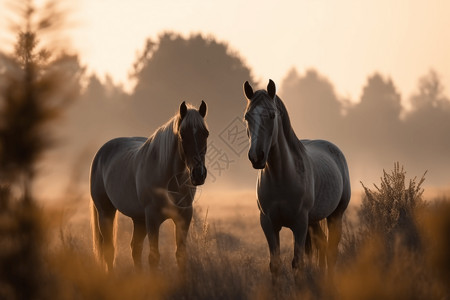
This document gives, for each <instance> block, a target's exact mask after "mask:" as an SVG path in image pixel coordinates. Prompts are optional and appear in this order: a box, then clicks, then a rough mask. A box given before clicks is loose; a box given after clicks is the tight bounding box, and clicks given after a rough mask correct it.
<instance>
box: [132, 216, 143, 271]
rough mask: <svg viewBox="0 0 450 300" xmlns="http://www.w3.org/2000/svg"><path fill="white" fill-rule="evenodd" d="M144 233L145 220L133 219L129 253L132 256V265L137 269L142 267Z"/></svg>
mask: <svg viewBox="0 0 450 300" xmlns="http://www.w3.org/2000/svg"><path fill="white" fill-rule="evenodd" d="M146 234H147V230H146V228H145V220H139V219H133V238H132V239H131V255H132V256H133V262H134V267H135V269H136V270H138V271H140V270H141V269H142V248H143V244H144V239H145V236H146Z"/></svg>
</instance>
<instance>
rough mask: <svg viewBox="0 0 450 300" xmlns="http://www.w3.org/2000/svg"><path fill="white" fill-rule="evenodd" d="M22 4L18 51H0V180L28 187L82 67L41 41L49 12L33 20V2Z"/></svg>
mask: <svg viewBox="0 0 450 300" xmlns="http://www.w3.org/2000/svg"><path fill="white" fill-rule="evenodd" d="M21 9H22V11H23V15H22V18H23V21H22V22H23V23H24V25H23V27H22V28H21V31H20V32H19V33H18V37H17V43H16V45H15V53H14V54H12V55H7V54H1V56H0V58H1V61H0V63H2V65H3V67H4V68H3V72H2V73H1V74H0V76H1V77H0V78H1V80H2V81H3V84H2V87H1V91H0V92H1V95H2V96H1V106H0V116H1V122H0V145H1V148H0V179H1V180H2V181H3V182H8V183H9V184H12V183H18V180H23V183H24V185H25V186H26V190H25V192H30V191H29V190H28V189H29V187H27V185H29V184H30V183H31V180H32V178H33V176H34V174H35V165H36V162H37V161H38V159H39V158H40V157H41V155H42V153H43V151H44V150H46V149H47V148H49V147H50V146H51V145H52V142H53V140H52V138H51V135H50V134H49V127H48V126H47V125H48V123H49V122H50V121H52V120H54V119H55V118H56V117H58V116H59V114H60V113H61V111H62V109H63V108H65V106H66V105H67V103H68V102H70V100H72V99H73V98H74V96H75V95H76V92H77V91H78V90H79V86H78V85H79V77H80V75H81V71H82V69H81V68H80V67H79V64H78V58H77V57H76V56H74V55H67V54H65V53H55V51H52V50H53V49H49V48H45V47H42V46H40V44H39V39H38V34H39V32H40V30H43V29H45V30H48V29H49V27H50V26H51V25H50V22H51V21H50V19H49V18H50V16H51V15H48V14H43V19H40V18H38V19H37V20H35V17H36V10H35V7H34V6H33V3H32V2H31V1H27V2H25V4H23V7H21ZM38 17H40V15H39V16H38Z"/></svg>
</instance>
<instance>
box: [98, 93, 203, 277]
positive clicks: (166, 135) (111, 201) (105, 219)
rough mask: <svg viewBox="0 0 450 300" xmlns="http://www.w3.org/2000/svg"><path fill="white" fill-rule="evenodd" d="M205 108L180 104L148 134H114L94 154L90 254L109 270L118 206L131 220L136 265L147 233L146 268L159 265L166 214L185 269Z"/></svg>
mask: <svg viewBox="0 0 450 300" xmlns="http://www.w3.org/2000/svg"><path fill="white" fill-rule="evenodd" d="M206 109H207V108H206V104H205V102H203V101H202V104H201V105H200V108H199V109H198V110H197V109H195V108H193V107H190V106H187V105H186V104H185V102H183V103H182V104H181V105H180V109H179V113H177V114H176V115H175V116H174V117H173V118H172V119H170V120H169V121H168V122H167V123H166V124H165V125H163V126H162V127H160V128H159V129H157V130H156V131H155V133H154V134H153V135H152V136H150V137H149V138H144V137H132V138H116V139H113V140H111V141H109V142H107V143H106V144H105V145H103V146H102V147H101V148H100V150H99V151H98V152H97V154H96V155H95V157H94V160H93V162H92V167H91V176H90V189H91V196H92V203H91V204H92V205H91V224H92V233H93V243H94V252H96V254H97V257H98V258H99V259H100V260H101V261H104V262H106V265H107V269H108V270H109V271H111V270H112V269H113V262H114V243H115V237H114V234H113V232H114V227H115V222H114V220H115V218H116V211H117V210H118V211H120V212H121V213H123V214H124V215H126V216H128V217H130V218H131V219H132V220H133V226H134V228H133V238H132V241H131V249H132V256H133V260H134V265H135V267H136V268H137V269H140V268H141V255H142V246H143V241H144V238H145V236H146V235H148V239H149V244H150V254H149V258H148V261H149V264H150V267H152V268H156V267H157V266H158V263H159V250H158V236H159V227H160V225H161V223H162V222H164V221H165V220H166V219H168V218H170V219H172V220H173V221H174V223H175V226H176V243H177V252H176V256H177V262H178V265H179V267H180V269H182V270H184V269H185V261H186V236H187V233H188V229H189V224H190V222H191V218H192V201H193V199H194V195H195V189H196V188H195V186H197V185H201V184H203V183H204V182H205V178H206V167H205V153H206V144H207V137H208V134H209V133H208V129H207V126H206V123H205V120H204V118H205V116H206Z"/></svg>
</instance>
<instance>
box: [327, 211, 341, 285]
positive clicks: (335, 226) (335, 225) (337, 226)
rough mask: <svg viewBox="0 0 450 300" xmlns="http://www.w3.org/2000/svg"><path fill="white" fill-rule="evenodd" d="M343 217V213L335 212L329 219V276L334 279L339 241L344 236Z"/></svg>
mask: <svg viewBox="0 0 450 300" xmlns="http://www.w3.org/2000/svg"><path fill="white" fill-rule="evenodd" d="M342 216H343V213H341V212H334V213H333V214H332V215H331V216H329V217H328V218H327V224H328V247H327V264H328V275H329V277H330V278H332V276H333V274H334V268H335V265H336V260H337V254H338V246H339V241H340V240H341V235H342Z"/></svg>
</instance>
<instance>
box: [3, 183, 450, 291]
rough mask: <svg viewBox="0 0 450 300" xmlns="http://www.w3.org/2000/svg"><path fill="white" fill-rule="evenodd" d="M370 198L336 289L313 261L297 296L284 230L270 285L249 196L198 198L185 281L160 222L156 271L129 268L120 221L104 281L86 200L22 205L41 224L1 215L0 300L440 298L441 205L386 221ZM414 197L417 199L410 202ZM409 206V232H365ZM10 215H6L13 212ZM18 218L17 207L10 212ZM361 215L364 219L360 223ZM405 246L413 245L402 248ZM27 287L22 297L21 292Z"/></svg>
mask: <svg viewBox="0 0 450 300" xmlns="http://www.w3.org/2000/svg"><path fill="white" fill-rule="evenodd" d="M410 184H411V183H410ZM415 187H416V188H417V189H415V190H411V189H410V187H408V186H407V182H406V188H403V187H399V186H397V189H398V191H399V194H398V195H397V196H399V198H398V199H400V200H401V199H403V200H404V199H406V198H407V197H409V196H407V195H408V192H407V191H408V189H409V192H410V196H411V197H413V196H420V195H419V194H420V193H419V192H420V184H418V186H417V183H416V185H415ZM370 191H371V192H372V193H375V192H376V190H375V189H373V190H370V189H369V194H367V192H366V197H365V198H363V201H362V202H361V201H359V200H355V201H354V204H353V205H352V206H351V207H349V209H348V213H347V218H346V222H345V224H344V234H343V239H342V242H341V245H340V256H339V260H338V264H337V266H336V276H335V279H334V282H330V281H329V280H326V279H325V277H324V276H322V275H321V273H320V271H319V269H318V267H317V266H316V263H315V259H311V260H308V261H307V264H306V267H305V276H304V278H305V279H304V283H303V285H302V287H301V288H299V287H298V286H296V284H295V283H294V278H293V274H292V270H291V267H290V265H291V260H292V256H293V239H292V234H291V232H290V231H289V230H288V229H283V230H282V232H281V253H282V254H281V255H282V261H283V271H282V278H281V280H280V284H279V286H276V287H274V286H272V284H271V276H270V272H269V267H268V262H269V254H268V247H267V244H266V240H265V238H264V235H263V233H262V230H261V228H260V226H259V212H258V209H257V206H256V203H255V194H254V191H241V192H235V193H227V194H220V193H210V192H204V193H203V194H202V195H201V197H200V198H199V199H198V200H197V201H196V202H195V204H194V205H195V214H194V219H193V222H192V226H191V229H190V233H189V240H188V257H189V262H188V271H187V274H186V276H185V277H183V276H180V275H179V274H178V268H177V265H176V260H175V240H174V226H173V223H172V222H171V221H170V220H169V221H166V222H165V223H163V225H162V227H161V231H160V252H161V263H160V268H159V270H158V271H157V272H151V271H150V270H149V269H148V267H146V268H144V270H143V271H142V272H141V273H137V272H135V271H134V268H133V263H132V259H131V250H130V246H129V244H130V240H131V231H132V224H131V220H129V219H128V218H127V217H124V216H122V215H119V218H118V223H119V224H118V225H119V229H118V236H117V237H118V240H117V249H116V260H115V273H114V274H106V273H105V271H104V269H103V268H102V266H100V265H99V264H98V263H97V262H96V261H95V259H94V256H93V253H92V241H91V232H90V224H89V222H90V221H89V217H88V216H89V214H88V211H89V210H88V208H89V201H90V199H89V197H87V196H82V197H74V198H73V199H70V197H69V199H68V200H67V201H66V202H65V203H66V205H65V206H64V209H61V208H60V207H59V208H57V209H55V208H49V207H47V208H36V207H34V206H33V207H31V208H30V207H28V209H27V210H28V211H37V212H39V215H40V216H41V217H40V218H36V215H35V214H31V215H30V214H26V213H18V214H17V216H19V218H16V219H12V218H11V217H8V216H11V214H6V213H2V214H1V215H0V221H1V222H0V228H1V230H2V233H3V235H2V245H6V246H5V247H3V248H2V250H1V251H0V254H1V256H0V262H1V264H2V266H1V267H2V269H1V270H2V271H1V272H2V274H1V278H0V279H1V281H0V298H1V299H25V298H27V299H49V298H51V299H297V298H302V299H446V298H448V297H449V295H450V293H449V292H450V291H449V287H448V286H449V285H448V283H449V282H448V278H450V259H449V258H448V251H449V250H450V241H449V236H450V235H449V233H450V204H449V201H448V198H446V197H443V198H442V199H441V200H439V201H438V200H433V201H428V202H426V201H423V200H422V199H419V198H417V199H416V200H417V201H419V200H420V201H419V202H420V203H419V204H424V205H416V204H414V205H413V204H411V203H412V202H411V201H410V202H408V201H409V200H411V199H413V198H409V200H408V201H406V202H402V203H403V204H401V203H400V205H399V204H398V203H397V204H395V201H391V202H392V203H391V204H390V205H391V207H390V208H389V207H387V208H386V207H385V211H384V212H389V214H386V216H384V215H383V214H384V213H381V214H378V215H370V212H371V211H372V210H373V209H374V208H377V205H379V200H380V199H381V198H382V197H384V196H385V194H382V193H381V194H377V195H372V196H374V197H378V198H376V199H375V198H374V199H372V200H370V197H367V195H370ZM381 191H383V190H381ZM414 191H416V192H417V193H416V194H414V193H413V192H414ZM411 193H412V194H411ZM383 195H384V196H383ZM380 197H381V198H380ZM392 197H396V196H395V195H394V196H392ZM405 197H406V198H405ZM355 198H357V195H356V196H355ZM364 199H366V200H364ZM418 199H419V200H418ZM385 200H386V199H385ZM403 200H401V201H403ZM377 201H378V202H377ZM387 202H388V203H390V202H389V201H388V200H387ZM377 203H378V204H377ZM385 204H386V203H384V204H383V205H384V206H386V205H385ZM11 207H13V208H14V207H15V206H14V205H12V206H11ZM409 208H411V209H412V210H411V215H410V216H411V220H412V223H408V224H407V226H403V225H402V224H403V223H401V222H398V224H391V225H392V226H388V227H389V228H390V229H389V228H386V229H382V230H381V231H376V230H375V229H373V228H372V227H368V226H367V224H368V223H370V222H372V221H373V220H375V222H378V221H377V220H379V222H378V223H377V224H378V225H379V224H381V223H383V222H382V220H381V219H382V218H385V219H386V218H387V219H389V218H390V219H389V220H391V221H390V222H392V223H395V222H397V221H395V220H400V219H401V218H400V217H399V216H400V215H401V214H399V215H395V213H394V212H395V210H397V211H399V212H400V211H402V209H407V210H408V211H409ZM11 211H13V212H14V209H12V210H11V209H10V212H11ZM20 211H21V210H20V208H19V209H17V210H16V213H17V212H20ZM364 211H365V214H366V216H365V217H364V218H366V219H364V218H363V216H364V213H363V212H364ZM22 212H23V211H22ZM367 214H369V217H367ZM21 218H22V221H24V222H22V223H20V222H19V220H21ZM370 218H372V221H370ZM27 222H28V223H27ZM20 224H22V225H21V226H19V225H20ZM23 224H25V225H23ZM27 224H28V225H27ZM33 224H34V225H33ZM399 224H400V225H399ZM405 224H406V223H405ZM411 224H413V226H411ZM36 225H39V226H37V228H35V229H33V230H31V228H32V227H30V226H36ZM378 225H376V226H378ZM397 225H398V226H397ZM27 226H28V227H27ZM17 233H18V234H17ZM5 234H6V235H5ZM8 234H9V236H7V235H8ZM23 237H28V238H27V239H28V241H29V242H28V243H24V242H23V241H24V238H23ZM411 239H413V240H414V241H415V242H416V243H410V242H409V240H411ZM6 242H7V243H6ZM145 246H146V247H144V253H143V259H144V265H146V264H145V261H146V256H147V254H148V247H147V244H145ZM7 259H9V260H7ZM7 261H9V263H7ZM25 288H28V289H29V291H28V292H27V291H25V290H24V289H25ZM30 297H31V298H30Z"/></svg>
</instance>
